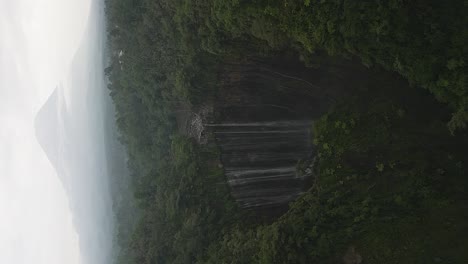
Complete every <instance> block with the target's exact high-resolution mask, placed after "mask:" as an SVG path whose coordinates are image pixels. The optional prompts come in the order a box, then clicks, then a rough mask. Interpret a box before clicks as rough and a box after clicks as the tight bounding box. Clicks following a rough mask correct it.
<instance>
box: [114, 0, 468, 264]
mask: <svg viewBox="0 0 468 264" xmlns="http://www.w3.org/2000/svg"><path fill="white" fill-rule="evenodd" d="M467 12H468V2H466V1H463V0H453V1H435V0H429V1H398V0H394V1H343V0H335V1H324V0H322V1H314V0H305V1H268V0H254V1H241V0H237V1H225V0H211V1H209V0H200V1H191V0H106V13H107V19H108V25H107V26H108V35H109V40H108V41H109V47H110V55H111V63H110V65H109V67H108V68H106V69H105V71H106V74H107V76H108V78H109V90H110V94H111V96H112V99H113V101H114V103H115V106H116V109H117V115H116V120H117V125H118V127H119V129H120V132H121V134H122V136H121V141H122V142H123V144H124V145H125V147H126V149H127V152H128V156H129V161H128V166H129V169H130V171H131V179H132V183H131V185H130V186H129V188H131V192H132V193H133V197H129V198H128V199H132V203H133V202H134V203H136V204H138V207H139V208H140V210H137V211H132V212H139V213H138V215H128V214H124V213H117V215H118V218H119V219H117V221H118V232H117V233H118V234H117V236H116V243H117V244H118V247H117V248H118V250H119V258H118V261H119V262H118V263H341V262H344V263H466V262H467V261H468V251H466V250H465V248H466V245H468V236H467V235H468V223H467V222H466V221H465V220H464V219H466V218H467V217H468V210H467V209H468V208H467V207H466V204H467V203H466V202H467V197H468V195H467V193H466V192H467V191H466V190H468V178H467V177H466V175H467V173H468V171H467V167H466V166H468V165H467V162H468V160H467V159H468V155H467V154H468V153H467V151H466V149H467V147H468V138H467V133H466V129H465V126H466V123H467V122H468V112H467V111H468V66H467V64H466V63H467V62H466V61H467V60H468V27H467V25H468V16H466V14H467ZM285 58H287V59H285ZM290 60H292V61H296V62H297V64H300V65H301V66H300V67H302V68H301V70H300V71H302V72H303V73H304V74H306V73H307V72H308V69H310V70H312V69H321V68H324V67H325V66H324V65H327V67H328V68H330V70H329V71H332V72H333V74H335V75H337V76H342V75H344V73H346V74H345V75H351V76H352V75H353V74H354V70H355V69H360V67H362V68H364V67H363V66H362V65H364V66H365V67H367V68H368V69H367V70H368V72H369V74H367V75H371V76H372V77H370V78H369V80H366V81H365V82H364V81H362V82H361V80H360V79H362V78H361V77H362V76H364V75H358V74H356V75H355V76H354V77H355V78H354V79H357V80H353V81H350V82H343V84H342V86H344V87H345V88H346V89H344V90H346V93H347V94H349V95H347V96H345V97H343V98H340V99H337V100H335V99H334V100H333V102H334V105H333V107H330V108H329V109H328V111H327V112H328V113H327V114H325V115H322V116H321V117H320V118H317V117H316V115H317V113H312V112H311V113H306V114H304V116H313V117H314V118H315V119H316V120H315V122H314V127H313V130H314V133H313V138H311V140H313V141H314V144H315V148H316V149H317V150H316V155H315V158H314V162H313V164H314V167H313V169H314V173H315V175H316V176H315V177H314V179H313V183H311V185H310V186H309V187H310V188H308V189H307V191H305V192H304V193H303V194H302V195H301V196H300V197H299V198H297V199H296V200H295V201H294V202H292V203H291V204H290V205H289V209H288V210H287V211H286V212H283V214H282V215H281V216H280V217H276V216H274V217H273V216H272V215H271V214H265V213H264V212H262V213H258V212H255V211H252V210H244V209H241V208H239V205H238V203H236V202H235V200H234V199H233V197H232V196H231V192H230V191H231V189H230V186H229V185H228V182H227V181H226V178H225V176H224V170H223V165H222V161H221V159H220V148H219V146H218V145H217V144H216V140H215V138H214V136H213V135H211V134H208V135H206V142H204V143H203V144H200V142H199V140H197V139H196V138H194V137H193V136H190V135H187V133H185V132H184V131H182V129H181V125H180V123H181V121H180V120H181V119H183V116H184V113H186V114H187V115H188V114H193V113H200V111H202V110H201V109H204V108H206V107H207V106H211V107H213V108H214V112H215V113H214V116H216V117H217V118H220V117H219V115H216V110H217V102H226V101H233V100H235V98H233V97H232V96H231V97H229V98H226V97H227V95H226V94H228V93H227V92H226V91H229V90H230V89H234V90H235V89H237V88H236V87H235V86H232V85H231V86H230V85H229V84H230V83H232V82H233V81H232V80H237V79H236V78H241V77H239V76H241V75H242V74H244V73H243V71H242V70H236V71H233V69H237V68H239V67H241V66H242V67H244V66H245V67H247V66H248V67H250V68H255V67H256V69H258V68H262V67H263V68H262V69H264V68H265V67H264V65H266V64H268V63H269V62H272V61H275V63H276V64H277V65H283V66H282V67H283V68H282V69H286V68H288V67H289V66H288V65H291V63H289V61H290ZM348 64H349V65H355V64H356V66H347V65H348ZM357 64H359V65H357ZM330 65H331V66H330ZM236 67H237V68H236ZM278 67H280V66H278ZM328 68H327V69H328ZM266 70H269V71H270V74H272V73H271V72H272V70H271V69H266ZM351 70H353V72H351ZM264 71H265V70H264ZM359 71H361V70H359ZM297 72H299V70H297ZM279 74H280V75H282V76H283V77H284V76H286V77H287V78H289V79H291V78H296V81H298V82H302V86H306V85H308V84H307V83H308V82H309V81H307V80H305V79H303V78H299V77H294V76H293V77H291V75H290V74H289V73H288V74H286V73H279ZM267 77H268V76H267ZM265 78H266V77H265ZM366 78H367V77H366ZM272 80H273V79H272ZM304 83H306V84H304ZM323 83H325V82H323ZM348 86H349V87H348ZM326 88H327V87H324V89H326ZM275 89H282V90H281V91H282V92H285V91H286V93H287V91H288V90H287V89H288V87H279V88H275ZM291 89H292V88H291ZM296 89H298V88H297V87H296ZM302 89H303V88H302ZM330 89H331V88H330ZM291 91H292V90H291ZM233 93H234V92H233ZM313 103H316V102H313ZM311 104H312V102H311ZM302 109H309V108H307V107H304V108H302ZM310 109H312V110H306V111H313V109H314V108H310ZM181 116H182V117H181ZM302 162H303V163H304V161H302ZM310 162H312V161H310ZM305 163H307V162H305ZM300 167H301V162H299V163H298V171H299V170H301V168H300ZM132 203H128V202H122V201H120V202H119V201H117V200H116V201H114V209H116V210H118V211H119V212H126V211H128V210H127V209H126V208H125V207H126V206H128V204H132ZM133 220H136V222H137V223H136V225H135V226H134V225H133V224H128V223H131V222H133ZM353 258H354V261H355V262H352V261H353V260H349V259H353ZM346 261H348V262H346ZM349 261H351V262H349Z"/></svg>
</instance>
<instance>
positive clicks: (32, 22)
mask: <svg viewBox="0 0 468 264" xmlns="http://www.w3.org/2000/svg"><path fill="white" fill-rule="evenodd" d="M90 1H91V0H0V126H1V127H0V216H1V217H0V263H8V264H16V263H28V264H31V263H47V264H55V263H60V264H63V263H67V264H73V263H81V262H80V249H79V246H78V236H77V233H76V230H75V228H74V226H73V224H72V216H71V211H70V208H69V202H68V197H67V194H66V193H65V191H64V188H63V186H62V184H61V182H60V180H59V178H58V177H57V175H56V172H55V171H54V169H53V167H52V166H51V164H50V163H49V161H48V160H47V158H46V156H45V154H44V152H43V151H42V149H41V148H40V146H39V145H38V143H37V141H36V138H35V133H34V118H35V116H36V114H37V111H38V110H39V108H40V107H41V106H42V105H43V104H44V102H45V101H46V100H47V98H48V97H49V95H50V94H51V93H52V92H53V90H54V88H55V87H57V84H58V83H59V81H61V80H63V78H66V74H67V72H68V71H69V67H70V63H71V60H72V58H73V56H74V54H75V52H76V50H77V49H78V45H79V44H80V42H81V38H82V36H83V32H84V30H85V26H86V22H87V19H88V12H89V6H90Z"/></svg>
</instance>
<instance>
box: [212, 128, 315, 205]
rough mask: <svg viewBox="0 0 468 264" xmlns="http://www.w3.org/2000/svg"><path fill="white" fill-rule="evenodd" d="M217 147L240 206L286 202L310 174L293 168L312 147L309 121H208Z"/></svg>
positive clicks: (292, 197)
mask: <svg viewBox="0 0 468 264" xmlns="http://www.w3.org/2000/svg"><path fill="white" fill-rule="evenodd" d="M209 126H210V127H211V128H213V129H214V134H215V137H216V140H217V142H218V145H219V147H220V148H221V152H222V155H221V160H222V163H223V167H224V170H225V174H226V177H227V180H228V182H229V185H230V186H231V189H232V194H233V196H234V197H235V199H236V200H237V201H238V202H239V203H240V205H241V206H242V207H244V208H258V207H271V206H279V205H284V204H287V203H288V202H289V201H291V200H293V199H295V198H296V197H297V196H298V195H299V194H300V193H301V192H302V190H303V188H304V186H305V184H304V183H305V181H306V180H307V178H308V177H310V176H312V174H303V175H301V174H299V173H298V172H296V165H297V162H298V161H299V160H301V159H304V158H307V157H308V156H309V155H310V152H311V150H312V144H311V140H310V139H311V127H312V124H311V122H309V121H292V120H289V121H273V122H252V123H223V124H212V125H209Z"/></svg>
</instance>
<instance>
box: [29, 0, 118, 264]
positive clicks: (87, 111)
mask: <svg viewBox="0 0 468 264" xmlns="http://www.w3.org/2000/svg"><path fill="white" fill-rule="evenodd" d="M103 5H104V4H103V1H101V0H95V1H93V2H92V5H91V7H90V12H89V19H88V24H87V27H86V30H85V34H84V36H83V38H82V41H81V44H80V45H79V49H78V51H77V52H76V54H75V56H74V57H73V60H72V63H71V66H70V69H69V72H68V74H67V75H66V78H64V79H63V80H62V81H61V82H60V83H59V84H58V85H57V87H56V88H55V90H54V92H53V93H52V94H51V96H50V97H49V98H48V100H47V102H46V103H45V104H44V105H43V106H42V107H41V110H40V111H39V113H38V114H37V117H36V120H35V129H36V137H37V139H38V141H39V143H40V145H41V147H42V148H43V150H44V152H45V153H46V155H47V157H48V159H49V160H50V162H51V164H52V165H53V167H54V168H55V170H56V171H57V175H58V177H59V178H60V180H61V182H62V184H63V186H64V189H65V192H66V194H67V196H68V199H69V205H70V209H71V213H72V219H73V225H74V227H75V229H76V232H77V234H78V237H79V238H78V243H79V248H80V252H81V258H82V262H83V263H86V264H107V263H112V262H113V258H114V257H113V256H114V253H113V244H112V241H113V231H114V222H113V220H114V213H113V211H112V198H111V191H110V187H109V186H110V181H111V177H112V175H110V172H111V171H112V166H113V164H114V163H116V162H117V163H122V162H125V161H124V160H120V161H115V160H112V159H115V157H117V156H119V155H115V154H114V153H112V152H114V151H116V147H115V144H116V141H117V140H116V132H115V131H114V130H115V128H114V126H113V120H114V114H113V111H112V109H113V106H112V104H111V102H110V98H109V95H108V94H109V91H108V90H107V88H106V85H107V84H106V81H105V76H104V68H105V61H106V57H105V55H106V53H105V46H106V43H105V36H106V31H105V19H104V7H103ZM119 149H120V148H119ZM122 156H123V155H120V157H122Z"/></svg>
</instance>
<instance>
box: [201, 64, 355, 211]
mask: <svg viewBox="0 0 468 264" xmlns="http://www.w3.org/2000/svg"><path fill="white" fill-rule="evenodd" d="M356 71H360V69H358V70H356V69H355V68H353V67H350V66H349V65H348V64H346V63H336V64H332V65H328V66H326V67H322V68H317V69H311V68H305V67H304V66H303V65H302V64H301V63H299V62H297V61H288V60H279V61H269V62H265V61H264V62H259V61H256V62H245V63H237V64H234V63H233V64H227V65H226V66H225V68H224V70H223V71H222V73H221V77H220V79H221V81H222V87H221V89H220V91H219V93H218V98H217V99H216V100H215V102H216V103H215V105H214V118H213V120H212V122H211V123H208V124H205V126H204V130H207V131H210V132H212V133H213V134H214V135H215V139H216V142H217V145H218V146H219V147H220V149H221V161H222V164H223V168H224V170H225V175H226V178H227V181H228V182H229V185H230V187H231V191H232V195H233V197H234V198H235V199H236V200H237V201H238V202H239V204H240V205H241V206H242V207H243V208H248V209H253V210H256V211H263V212H265V211H267V212H268V211H269V212H271V211H275V212H276V213H275V214H278V213H279V214H280V213H281V212H282V211H284V209H286V208H287V204H288V203H289V202H290V201H292V200H294V199H295V198H296V197H297V196H298V195H300V194H301V193H302V192H303V191H304V190H305V189H307V188H308V187H309V185H310V184H308V182H311V180H310V179H311V177H313V170H312V168H310V167H308V168H306V169H305V171H303V172H300V171H297V169H296V167H298V166H297V165H298V163H301V161H304V160H312V159H313V156H314V146H313V144H312V143H311V142H312V137H313V135H312V131H311V130H312V123H313V120H316V119H317V118H319V117H320V116H321V115H323V114H324V113H326V111H327V110H328V109H329V107H330V106H331V105H332V104H333V103H334V102H335V101H336V100H337V99H338V98H340V97H342V96H345V95H346V94H348V91H349V85H348V82H349V80H351V79H356V78H359V74H356ZM269 214H270V213H269Z"/></svg>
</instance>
